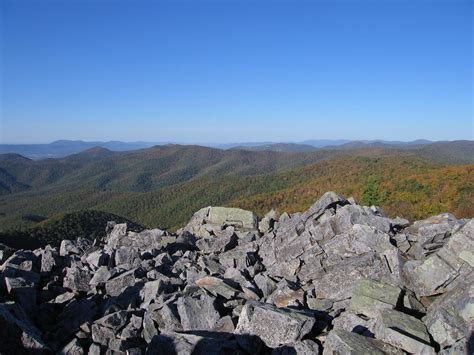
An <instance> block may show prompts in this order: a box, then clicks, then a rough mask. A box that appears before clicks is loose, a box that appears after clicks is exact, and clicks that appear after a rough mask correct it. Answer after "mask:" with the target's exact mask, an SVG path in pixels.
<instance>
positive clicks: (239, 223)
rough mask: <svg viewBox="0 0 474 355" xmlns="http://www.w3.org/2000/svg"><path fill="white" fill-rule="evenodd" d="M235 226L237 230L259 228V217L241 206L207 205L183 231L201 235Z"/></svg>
mask: <svg viewBox="0 0 474 355" xmlns="http://www.w3.org/2000/svg"><path fill="white" fill-rule="evenodd" d="M227 226H233V227H234V229H235V230H257V217H256V216H255V214H254V213H253V212H250V211H245V210H242V209H240V208H227V207H205V208H202V209H200V210H199V211H197V212H196V213H195V214H194V215H193V217H192V218H191V220H190V221H189V223H188V224H187V225H186V227H184V228H183V231H188V232H190V233H192V234H194V235H197V236H199V237H206V236H210V235H212V234H210V233H209V232H211V233H212V232H214V231H219V230H222V229H225V228H226V227H227Z"/></svg>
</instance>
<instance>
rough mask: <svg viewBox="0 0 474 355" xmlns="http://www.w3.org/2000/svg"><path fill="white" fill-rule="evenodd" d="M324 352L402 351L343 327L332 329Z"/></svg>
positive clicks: (374, 352) (399, 352) (396, 352)
mask: <svg viewBox="0 0 474 355" xmlns="http://www.w3.org/2000/svg"><path fill="white" fill-rule="evenodd" d="M323 354H328V355H332V354H354V355H357V354H380V355H384V354H397V355H398V354H399V355H403V354H404V352H403V351H400V350H398V349H396V348H394V347H392V346H390V345H388V344H384V343H383V342H381V341H378V340H375V339H371V338H367V337H364V336H362V335H359V334H356V333H351V332H348V331H345V330H342V329H335V330H333V331H331V332H330V333H329V335H328V337H327V338H326V341H325V342H324V351H323Z"/></svg>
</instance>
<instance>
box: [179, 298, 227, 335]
mask: <svg viewBox="0 0 474 355" xmlns="http://www.w3.org/2000/svg"><path fill="white" fill-rule="evenodd" d="M214 302H215V299H214V298H213V297H210V296H207V295H199V296H197V297H192V296H186V297H181V298H180V299H178V302H177V307H178V313H179V316H180V319H181V325H182V326H183V329H184V330H186V331H187V330H212V329H213V328H214V327H215V325H216V323H217V321H218V320H219V318H220V315H219V313H218V312H217V310H216V309H215V306H214Z"/></svg>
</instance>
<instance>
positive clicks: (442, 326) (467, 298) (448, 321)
mask: <svg viewBox="0 0 474 355" xmlns="http://www.w3.org/2000/svg"><path fill="white" fill-rule="evenodd" d="M473 320H474V272H471V273H470V274H469V275H468V276H466V277H465V278H462V279H460V280H459V283H458V284H457V285H456V287H454V288H453V289H451V290H450V291H448V292H446V293H445V294H443V295H442V296H441V297H439V298H438V299H436V300H435V301H434V302H433V303H432V304H431V305H430V306H429V308H428V313H427V315H426V317H425V318H424V319H423V321H424V323H425V324H426V326H427V328H428V331H429V332H430V334H431V336H432V337H433V339H434V340H435V341H436V342H437V343H438V344H439V345H440V346H441V348H447V347H450V346H453V345H454V344H455V343H456V342H458V341H464V342H467V339H469V337H470V336H471V334H470V333H471V332H472V321H473Z"/></svg>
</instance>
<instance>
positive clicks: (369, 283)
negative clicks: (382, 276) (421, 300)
mask: <svg viewBox="0 0 474 355" xmlns="http://www.w3.org/2000/svg"><path fill="white" fill-rule="evenodd" d="M400 295H401V290H400V288H398V287H395V286H391V285H387V284H384V283H380V282H376V281H374V280H368V279H363V280H359V281H358V282H357V284H356V285H355V287H354V290H353V291H352V298H351V312H353V313H355V314H363V315H365V316H367V317H370V318H375V317H377V315H378V314H379V312H380V310H381V309H394V308H395V307H396V305H397V303H398V301H399V299H400Z"/></svg>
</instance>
